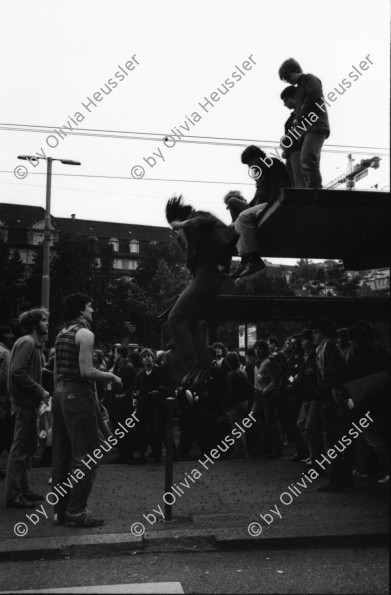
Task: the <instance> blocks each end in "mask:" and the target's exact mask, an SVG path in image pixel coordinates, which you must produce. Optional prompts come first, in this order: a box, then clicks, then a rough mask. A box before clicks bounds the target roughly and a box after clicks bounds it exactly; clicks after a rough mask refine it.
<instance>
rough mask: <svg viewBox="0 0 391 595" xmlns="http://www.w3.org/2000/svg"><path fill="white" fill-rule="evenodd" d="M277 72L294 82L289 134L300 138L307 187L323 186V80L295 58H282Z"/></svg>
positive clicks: (325, 121)
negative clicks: (301, 132) (293, 113)
mask: <svg viewBox="0 0 391 595" xmlns="http://www.w3.org/2000/svg"><path fill="white" fill-rule="evenodd" d="M278 74H279V77H280V79H281V80H282V81H284V82H286V83H288V84H289V85H297V91H296V95H295V119H294V121H293V129H294V132H293V133H292V136H294V138H297V136H299V137H300V136H302V137H303V140H302V146H301V154H300V161H301V168H302V171H303V176H304V180H305V182H306V184H307V187H308V188H322V176H321V174H320V169H319V167H320V153H321V150H322V147H323V143H324V141H325V140H326V138H328V137H329V136H330V125H329V118H328V114H327V109H326V106H325V101H324V99H323V89H322V82H321V81H320V80H319V79H318V77H316V76H314V75H313V74H304V73H303V71H302V69H301V66H300V64H299V63H298V62H297V61H296V60H295V59H294V58H288V60H285V61H284V62H283V63H282V64H281V66H280V68H279V70H278ZM291 130H292V129H291ZM299 130H300V131H303V134H300V132H299Z"/></svg>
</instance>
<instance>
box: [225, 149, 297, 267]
mask: <svg viewBox="0 0 391 595" xmlns="http://www.w3.org/2000/svg"><path fill="white" fill-rule="evenodd" d="M241 160H242V163H244V164H245V165H247V166H248V168H249V170H250V171H252V173H253V175H252V177H254V179H255V183H256V192H255V195H254V198H253V199H252V201H251V202H250V203H249V204H248V205H246V204H245V203H244V204H243V205H242V206H240V204H239V203H238V200H237V199H235V198H231V199H229V200H228V201H227V206H228V207H229V208H230V209H231V208H232V207H231V203H232V202H233V201H235V204H236V206H239V207H240V208H242V211H241V212H240V214H239V215H238V217H237V219H236V221H235V230H236V232H237V233H238V234H239V240H238V243H237V249H238V254H239V256H240V257H241V259H242V260H241V264H240V265H239V266H238V267H237V269H236V270H235V271H233V272H232V273H231V274H230V277H239V278H242V277H249V276H252V275H254V274H256V273H258V272H259V271H261V270H262V269H263V268H265V266H266V265H265V263H264V262H263V260H262V258H261V257H260V255H259V244H258V221H259V218H260V215H261V213H262V212H263V211H264V210H265V209H266V207H267V206H268V204H269V203H270V202H272V201H273V200H274V199H276V198H277V197H278V196H279V194H280V191H281V189H282V188H287V187H290V186H291V181H290V178H289V175H288V170H287V169H286V167H285V165H284V164H283V162H282V161H281V160H280V159H277V158H275V157H268V156H267V155H266V153H265V152H264V151H262V149H260V148H259V147H257V146H255V145H250V146H249V147H247V148H246V149H245V150H244V151H243V153H242V156H241Z"/></svg>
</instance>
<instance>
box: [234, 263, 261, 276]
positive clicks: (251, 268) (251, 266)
mask: <svg viewBox="0 0 391 595" xmlns="http://www.w3.org/2000/svg"><path fill="white" fill-rule="evenodd" d="M265 267H266V265H265V263H264V262H263V260H258V261H257V262H249V263H248V264H246V266H245V268H244V269H243V271H242V272H241V273H240V275H238V277H239V279H243V277H251V276H252V275H256V274H257V273H259V272H260V271H262V270H263V269H264V268H265Z"/></svg>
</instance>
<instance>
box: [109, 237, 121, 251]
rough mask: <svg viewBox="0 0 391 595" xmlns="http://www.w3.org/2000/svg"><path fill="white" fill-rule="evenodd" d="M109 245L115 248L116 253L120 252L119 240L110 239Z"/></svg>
mask: <svg viewBox="0 0 391 595" xmlns="http://www.w3.org/2000/svg"><path fill="white" fill-rule="evenodd" d="M109 244H110V245H111V246H113V250H114V252H118V251H119V240H117V238H110V239H109Z"/></svg>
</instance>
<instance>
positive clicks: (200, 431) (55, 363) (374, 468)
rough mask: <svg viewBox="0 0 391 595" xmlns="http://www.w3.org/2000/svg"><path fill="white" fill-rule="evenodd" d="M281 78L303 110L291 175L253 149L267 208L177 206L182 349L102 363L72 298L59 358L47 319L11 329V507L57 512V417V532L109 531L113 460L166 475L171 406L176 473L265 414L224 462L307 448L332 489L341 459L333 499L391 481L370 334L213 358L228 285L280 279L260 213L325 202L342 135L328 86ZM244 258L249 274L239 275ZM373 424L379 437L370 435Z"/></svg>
mask: <svg viewBox="0 0 391 595" xmlns="http://www.w3.org/2000/svg"><path fill="white" fill-rule="evenodd" d="M279 75H280V78H281V80H284V81H286V82H287V83H289V84H290V87H288V88H286V89H285V90H284V91H283V93H282V95H281V98H282V99H283V101H284V104H285V105H286V106H287V107H288V108H289V109H293V110H294V113H293V114H292V118H291V119H290V120H288V122H287V124H286V127H285V137H284V139H285V140H284V141H283V140H281V144H282V147H283V148H284V150H285V158H286V160H287V165H284V164H283V162H282V161H281V160H280V159H276V158H271V157H267V156H266V154H265V153H264V152H263V151H262V150H261V149H260V148H259V147H256V146H250V147H247V148H246V149H245V150H244V152H243V153H242V156H241V159H242V163H244V164H245V165H247V166H248V167H249V168H250V170H252V171H253V172H255V174H256V175H255V174H254V179H255V180H256V193H255V196H254V198H253V200H252V202H251V203H247V202H246V200H245V199H244V198H243V197H242V196H241V194H240V193H238V192H230V193H229V194H228V195H227V196H226V197H225V199H224V200H225V203H226V205H227V208H228V209H229V211H230V213H231V216H232V223H231V225H225V224H224V223H223V222H221V221H220V220H219V219H217V218H216V217H215V216H214V215H212V214H211V213H207V212H204V211H197V210H196V209H194V208H193V207H192V206H191V205H186V204H184V203H183V201H182V198H181V197H178V198H177V197H173V198H172V199H170V200H169V201H168V202H167V205H166V218H167V222H168V223H169V224H170V226H171V228H172V229H173V231H174V235H175V236H176V238H177V239H178V242H179V243H180V245H181V247H182V248H183V249H184V250H185V252H186V257H187V267H188V269H189V271H190V273H191V274H192V279H191V280H190V281H189V283H188V285H187V287H186V288H185V289H184V291H183V292H182V294H181V295H180V296H179V298H178V299H177V301H176V303H175V305H174V306H173V307H172V309H171V311H170V314H169V317H168V324H169V328H170V334H171V338H172V341H173V344H172V345H169V346H167V347H166V349H164V350H155V349H152V348H149V347H142V348H140V349H133V348H132V349H129V348H128V347H126V346H125V345H122V344H117V345H115V346H113V347H112V348H111V349H110V350H108V352H107V353H105V352H104V351H102V350H97V349H94V340H95V337H94V334H93V333H92V331H91V328H90V326H91V323H92V320H93V312H94V310H93V307H92V300H91V297H89V296H87V295H84V294H81V293H74V294H71V295H68V296H66V297H65V298H64V303H63V326H62V329H61V330H60V332H59V333H58V334H57V337H56V340H55V345H54V347H53V348H52V349H51V351H50V352H49V353H48V354H47V356H48V357H47V358H46V359H45V357H44V350H43V347H44V345H45V342H46V341H47V337H48V324H49V312H47V311H46V310H45V309H42V308H36V309H32V310H29V311H27V312H24V313H23V314H21V316H20V317H19V322H20V326H21V328H22V329H23V332H24V334H23V335H22V336H20V337H19V338H18V339H17V340H16V341H14V339H15V337H14V334H13V332H12V329H11V327H10V326H7V325H6V326H2V327H1V328H0V395H1V399H0V424H1V432H0V449H1V452H0V454H2V452H3V451H4V450H6V451H8V452H9V455H8V461H7V470H6V476H5V480H6V490H5V491H6V505H7V506H8V507H10V508H22V509H24V508H26V509H28V508H34V506H35V504H34V502H36V501H39V500H42V499H44V496H43V495H40V494H37V493H35V492H34V491H33V489H32V488H31V487H30V484H29V475H28V470H29V468H30V465H31V458H32V457H33V455H34V453H35V452H36V448H37V443H38V432H37V430H38V427H39V424H38V423H37V418H38V413H39V412H41V413H42V412H43V411H44V413H45V415H46V418H48V413H49V412H50V416H49V417H50V420H51V421H52V427H51V428H47V429H48V430H50V433H51V443H52V452H51V459H52V460H51V464H52V478H51V482H52V484H53V489H56V488H57V489H58V490H59V492H60V493H61V494H62V497H61V498H59V500H58V502H57V504H55V507H54V508H55V522H56V523H58V524H66V525H68V526H71V527H96V526H100V525H102V524H103V522H104V521H103V520H102V519H98V518H95V517H94V515H93V514H92V512H91V511H90V510H89V509H88V507H87V504H88V498H89V495H90V492H91V490H92V487H93V484H94V481H95V478H96V474H97V469H98V464H99V460H100V459H101V458H102V457H103V455H104V452H110V451H111V450H112V448H113V447H114V446H115V447H116V448H117V458H116V459H114V460H113V461H112V462H114V463H124V464H129V465H144V464H147V462H148V461H149V457H150V458H151V459H152V461H153V462H155V463H159V462H160V461H161V460H162V453H163V448H164V446H165V445H166V444H167V406H166V405H167V403H166V400H167V398H168V397H170V399H172V398H173V397H174V398H175V404H176V411H175V416H176V420H177V426H178V429H179V440H178V441H177V444H174V449H173V456H174V460H176V461H180V460H186V459H187V458H189V457H192V456H193V455H194V450H196V451H197V453H198V455H199V454H201V455H204V454H207V453H209V452H210V451H211V450H212V449H213V448H214V447H215V446H216V444H217V443H219V442H224V436H225V437H227V436H228V434H230V432H231V430H232V432H233V426H234V425H235V424H236V425H237V424H240V422H241V421H242V420H243V419H244V418H245V416H247V415H251V419H254V420H256V423H255V424H253V425H252V426H251V428H250V427H249V430H248V432H247V433H245V432H243V433H242V434H241V435H240V439H239V440H237V441H236V442H235V441H233V442H234V444H232V445H230V446H228V444H227V443H226V442H224V443H225V445H226V446H227V449H226V451H225V452H224V454H223V455H222V457H221V458H224V457H237V458H242V459H247V458H248V457H252V456H253V457H270V458H275V459H278V458H280V457H281V456H283V454H284V451H283V447H284V446H287V445H293V446H294V447H295V449H296V453H295V455H294V456H293V460H294V461H298V462H299V463H301V464H303V465H305V466H308V467H310V468H311V469H313V470H314V472H316V473H317V475H322V474H323V473H324V472H325V468H324V465H323V463H322V461H324V458H323V457H325V456H326V455H325V453H327V454H328V455H329V456H330V457H331V455H330V452H333V453H334V455H335V456H333V457H331V459H332V460H331V461H330V474H329V482H328V484H326V485H324V486H321V487H319V488H318V489H319V490H320V491H326V492H334V491H340V490H345V489H350V488H351V487H352V486H353V482H354V477H355V476H356V477H360V478H362V479H365V478H367V477H369V476H370V475H373V474H375V475H377V477H378V481H379V482H380V483H382V484H385V483H388V482H389V432H388V426H389V418H390V412H389V399H388V398H387V397H388V390H389V368H390V356H389V352H388V350H387V348H386V347H385V346H384V345H382V344H380V343H379V342H377V341H376V340H375V334H374V330H373V327H372V326H371V324H370V323H369V322H366V321H360V322H357V323H356V324H355V325H354V326H352V327H351V328H342V329H339V330H338V331H336V329H335V328H334V326H333V324H332V323H331V322H330V321H327V320H317V321H313V322H312V323H311V325H310V326H309V327H308V328H304V329H301V330H300V332H298V333H297V334H295V335H293V336H291V337H289V338H288V339H287V340H286V341H285V342H284V344H283V347H282V349H280V348H279V342H278V340H277V339H276V338H275V337H272V336H269V337H265V338H264V339H261V340H258V341H256V342H255V344H254V345H253V346H251V347H249V348H248V349H247V351H246V353H245V354H241V353H240V352H239V350H238V349H237V348H236V347H230V348H228V349H227V347H226V346H225V345H223V344H222V343H214V344H213V345H211V346H209V345H208V344H207V343H206V334H205V332H204V328H203V321H204V320H205V318H206V314H207V312H208V308H209V306H210V305H211V303H212V302H213V300H214V299H215V297H216V296H217V294H218V293H219V291H220V289H221V286H222V283H223V281H224V279H225V278H226V276H227V275H228V276H231V277H237V278H239V279H240V278H241V277H249V276H251V275H253V274H257V273H258V272H259V271H260V270H262V267H263V266H264V263H263V262H262V259H261V258H260V249H259V248H260V246H259V238H258V229H257V227H258V219H259V216H260V214H261V213H263V211H264V210H265V208H266V207H267V205H268V204H270V202H271V201H273V200H274V199H275V198H276V197H277V196H278V193H279V192H280V190H281V188H284V187H287V186H290V185H294V186H295V187H303V185H305V187H307V188H320V187H321V176H320V171H319V160H320V151H321V148H322V145H323V142H324V140H325V139H326V138H327V136H328V134H329V127H328V120H327V111H326V108H325V107H324V102H322V99H323V97H322V86H321V83H320V81H319V79H317V78H316V77H314V76H313V75H311V74H304V73H303V72H302V69H301V67H300V65H299V64H298V63H297V62H296V61H295V60H293V59H289V60H286V61H285V62H284V63H283V64H282V66H281V68H280V71H279ZM318 102H322V103H321V105H319V104H318ZM315 106H316V107H317V108H319V109H320V110H321V113H319V109H315ZM315 112H318V114H317V113H315ZM308 118H309V119H310V120H308ZM303 120H305V122H306V126H307V125H308V126H309V128H308V129H307V127H306V126H304V125H303ZM296 127H297V128H299V129H300V130H301V131H303V130H304V132H303V133H302V134H299V133H298V132H297V128H296ZM289 135H290V136H289ZM292 136H293V137H294V139H295V140H296V141H298V142H293V139H292ZM299 139H300V141H299ZM235 250H236V251H237V252H236V253H237V254H238V255H239V256H240V257H241V264H240V265H239V267H237V268H236V269H234V270H233V271H232V272H230V271H231V269H230V265H231V258H232V256H233V255H234V254H235ZM363 415H365V416H367V418H368V419H370V421H371V423H370V424H369V423H368V420H366V424H364V423H363V422H362V418H361V416H363ZM135 422H137V423H135ZM352 423H353V425H354V424H355V426H356V427H360V431H359V432H356V434H357V436H355V437H354V438H355V441H354V442H353V441H352V440H351V439H350V438H348V437H347V434H349V435H350V436H352V434H351V433H350V432H351V429H350V425H351V424H352ZM357 424H359V426H357ZM45 432H46V430H45ZM42 435H43V434H42ZM356 438H357V439H356ZM231 440H232V439H231ZM3 476H4V474H3ZM61 490H62V491H61Z"/></svg>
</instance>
